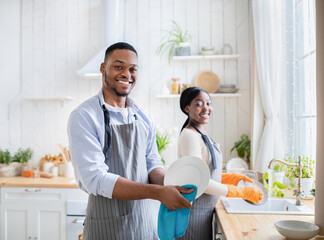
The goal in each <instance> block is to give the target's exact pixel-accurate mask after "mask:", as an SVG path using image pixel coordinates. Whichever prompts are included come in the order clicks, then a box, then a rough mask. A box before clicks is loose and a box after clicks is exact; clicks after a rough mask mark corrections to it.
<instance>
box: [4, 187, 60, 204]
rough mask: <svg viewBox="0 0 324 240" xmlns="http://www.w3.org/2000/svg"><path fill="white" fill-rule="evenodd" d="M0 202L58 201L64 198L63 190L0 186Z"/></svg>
mask: <svg viewBox="0 0 324 240" xmlns="http://www.w3.org/2000/svg"><path fill="white" fill-rule="evenodd" d="M1 189H2V190H1V191H2V192H1V200H0V201H1V202H2V203H13V202H16V201H22V200H23V201H25V202H26V203H27V202H34V201H44V202H45V201H46V202H60V201H64V200H65V193H64V191H60V189H57V188H29V187H28V188H22V187H10V188H6V187H4V188H1Z"/></svg>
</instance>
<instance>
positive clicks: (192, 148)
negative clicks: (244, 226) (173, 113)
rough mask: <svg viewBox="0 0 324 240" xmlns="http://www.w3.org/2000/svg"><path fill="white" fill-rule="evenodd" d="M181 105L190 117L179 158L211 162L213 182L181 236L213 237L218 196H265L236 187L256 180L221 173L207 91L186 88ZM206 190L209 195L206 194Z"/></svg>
mask: <svg viewBox="0 0 324 240" xmlns="http://www.w3.org/2000/svg"><path fill="white" fill-rule="evenodd" d="M180 108H181V110H182V112H183V113H184V114H186V115H187V116H188V118H187V120H186V122H185V123H184V125H183V127H182V129H181V132H180V136H179V142H178V157H183V156H197V157H199V158H200V159H202V160H203V161H205V162H206V164H208V166H209V169H210V173H211V179H212V180H211V181H210V183H209V186H208V188H207V190H206V191H205V194H203V195H201V196H200V197H199V198H198V199H196V200H195V201H194V202H193V205H192V208H191V211H190V218H189V223H188V227H187V230H186V233H185V235H184V236H183V237H181V238H178V239H186V240H188V239H193V240H199V239H201V240H205V239H212V217H213V212H214V210H215V205H216V203H217V200H218V198H219V196H227V197H241V198H244V199H247V200H250V201H253V202H256V203H257V202H259V201H260V200H261V199H262V192H261V190H259V189H257V188H254V187H237V186H236V185H237V183H238V182H239V181H240V180H242V179H243V180H246V181H249V182H253V181H252V180H251V179H250V178H248V177H246V176H245V175H242V174H231V173H223V174H222V153H221V151H220V148H219V144H215V143H214V142H213V141H212V140H211V139H210V138H209V137H208V135H207V124H208V121H209V118H210V115H211V113H212V111H213V108H212V106H211V100H210V97H209V95H208V93H207V92H206V91H205V90H203V89H201V88H198V87H191V88H188V89H186V90H184V91H183V92H182V94H181V97H180ZM206 193H207V194H206Z"/></svg>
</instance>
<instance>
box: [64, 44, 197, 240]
mask: <svg viewBox="0 0 324 240" xmlns="http://www.w3.org/2000/svg"><path fill="white" fill-rule="evenodd" d="M137 61H138V59H137V52H136V50H135V49H134V48H133V47H132V46H131V45H129V44H127V43H123V42H120V43H116V44H113V45H111V46H110V47H109V48H108V49H107V50H106V54H105V59H104V62H103V63H102V64H101V66H100V71H101V73H102V89H101V90H100V91H99V93H98V94H97V95H95V96H94V97H92V98H90V99H88V100H86V101H85V102H83V103H82V104H81V105H80V106H78V107H77V108H76V109H75V110H74V111H73V112H72V113H71V115H70V118H69V121H68V136H69V143H70V151H71V157H72V163H73V166H74V169H75V176H76V180H77V182H78V184H79V186H80V188H81V189H83V190H85V191H86V192H87V193H89V200H88V207H87V213H86V220H85V225H84V239H94V240H99V239H118V240H120V239H125V240H129V239H143V240H144V239H145V240H146V239H158V237H157V231H156V222H157V216H156V215H154V214H153V213H154V212H155V211H152V209H150V206H152V202H153V201H152V200H151V199H155V200H159V201H160V202H161V203H163V204H164V205H165V206H166V207H167V208H169V209H170V210H174V209H178V208H190V207H191V204H190V202H188V201H187V200H186V199H185V198H184V197H183V196H182V195H181V193H191V192H192V191H193V190H192V189H190V190H188V189H185V188H181V187H180V186H163V179H164V174H165V171H164V169H163V166H162V164H161V161H160V157H159V155H158V151H157V146H156V142H155V133H156V129H155V126H154V124H153V123H152V121H151V119H150V117H149V115H148V114H147V113H145V112H144V111H143V109H142V108H140V107H139V106H137V105H136V104H135V103H134V101H133V100H132V99H130V98H129V97H128V94H129V93H130V91H131V90H132V88H133V87H134V85H135V83H136V80H137V69H138V65H137Z"/></svg>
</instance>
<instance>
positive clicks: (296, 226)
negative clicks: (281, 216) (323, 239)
mask: <svg viewBox="0 0 324 240" xmlns="http://www.w3.org/2000/svg"><path fill="white" fill-rule="evenodd" d="M274 225H275V227H276V229H277V230H278V232H279V233H280V234H281V235H282V236H284V237H286V238H288V239H310V238H312V237H315V236H316V235H317V234H318V233H319V227H318V226H317V225H315V224H313V223H310V222H304V221H297V220H283V221H278V222H275V224H274Z"/></svg>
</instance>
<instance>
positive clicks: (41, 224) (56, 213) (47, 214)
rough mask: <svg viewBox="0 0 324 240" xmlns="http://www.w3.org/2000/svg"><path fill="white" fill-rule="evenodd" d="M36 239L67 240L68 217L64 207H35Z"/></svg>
mask: <svg viewBox="0 0 324 240" xmlns="http://www.w3.org/2000/svg"><path fill="white" fill-rule="evenodd" d="M33 216H34V221H33V222H34V223H35V235H34V236H35V239H38V240H65V238H66V236H65V233H66V227H65V226H66V216H65V208H64V205H63V206H62V205H39V206H37V207H36V206H34V214H33Z"/></svg>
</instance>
